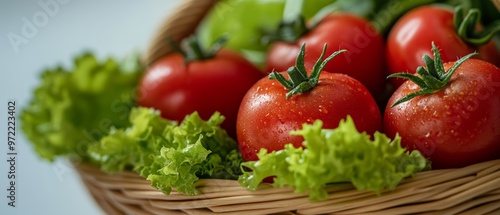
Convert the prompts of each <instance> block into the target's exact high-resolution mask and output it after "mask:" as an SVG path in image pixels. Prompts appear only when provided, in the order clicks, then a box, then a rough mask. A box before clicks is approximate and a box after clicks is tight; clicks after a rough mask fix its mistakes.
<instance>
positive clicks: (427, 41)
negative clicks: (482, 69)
mask: <svg viewBox="0 0 500 215" xmlns="http://www.w3.org/2000/svg"><path fill="white" fill-rule="evenodd" d="M432 42H434V44H435V45H436V46H437V47H439V49H440V53H441V58H442V59H443V62H451V61H456V60H457V59H459V58H461V57H463V56H465V55H467V54H470V53H472V52H474V51H478V52H479V55H477V56H476V57H475V58H477V59H482V60H485V61H488V62H490V63H493V64H494V65H496V66H497V67H500V53H499V52H498V51H497V50H496V47H495V44H494V43H493V40H492V41H490V42H489V43H487V44H485V45H483V46H481V47H479V48H478V49H477V48H476V47H474V46H472V45H470V44H468V43H466V42H464V41H463V40H462V39H461V38H460V37H459V36H458V35H457V33H456V32H455V28H454V26H453V10H452V9H450V8H445V7H441V6H422V7H419V8H416V9H414V10H412V11H410V12H408V13H407V14H405V15H404V16H403V17H401V18H400V19H399V20H398V21H397V22H396V24H395V25H394V27H393V28H392V29H391V31H390V33H389V35H388V38H387V46H386V55H387V57H386V60H387V66H388V70H389V73H390V74H393V73H400V72H408V73H415V71H416V69H417V67H419V66H425V63H424V62H423V61H422V56H424V55H429V56H433V55H432V51H431V50H432V45H431V44H432ZM404 81H405V80H404V79H399V78H393V79H391V83H392V85H393V86H394V88H397V87H398V86H400V85H401V84H402V83H403V82H404Z"/></svg>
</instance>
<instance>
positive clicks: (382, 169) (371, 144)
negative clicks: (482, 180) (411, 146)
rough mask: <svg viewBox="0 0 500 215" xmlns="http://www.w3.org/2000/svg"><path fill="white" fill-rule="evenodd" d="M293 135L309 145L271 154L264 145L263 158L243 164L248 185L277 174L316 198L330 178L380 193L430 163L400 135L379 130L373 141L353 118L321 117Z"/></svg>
mask: <svg viewBox="0 0 500 215" xmlns="http://www.w3.org/2000/svg"><path fill="white" fill-rule="evenodd" d="M291 134H293V135H301V136H303V137H304V139H305V141H304V142H303V146H304V147H305V149H304V148H302V147H300V148H295V147H294V146H293V145H291V144H288V145H286V146H285V148H284V149H283V150H279V151H273V152H271V153H268V152H267V151H266V150H265V149H263V150H261V151H260V152H259V154H258V157H259V161H252V162H244V163H242V167H243V168H242V170H243V175H241V176H240V177H239V183H240V184H241V185H242V186H243V187H246V188H247V189H250V190H255V189H256V188H257V186H258V185H259V184H260V183H261V182H262V180H263V179H265V178H267V177H272V176H275V178H274V184H273V185H274V186H277V187H283V186H291V187H293V188H294V189H295V191H296V192H299V193H303V192H306V191H308V192H309V198H310V199H311V200H322V199H325V198H327V196H328V193H327V192H326V190H325V186H326V185H327V184H329V183H338V182H351V183H352V184H353V185H354V186H355V187H356V188H357V189H359V190H368V191H374V192H376V193H380V192H381V191H383V190H384V189H394V188H395V187H396V186H397V185H398V184H399V183H400V181H401V180H402V179H403V178H405V177H408V176H412V175H414V174H415V173H417V172H419V171H422V170H424V169H425V168H427V167H428V162H427V160H426V159H425V158H424V157H423V156H422V155H421V154H420V153H419V152H418V151H413V152H411V153H408V152H407V151H406V150H405V149H404V148H402V147H401V145H400V143H401V138H400V137H399V136H396V137H395V138H394V139H393V140H391V139H390V138H388V137H387V136H385V135H384V134H382V133H378V132H376V133H375V134H374V137H373V140H371V138H370V135H368V134H366V133H359V132H358V131H357V130H356V127H355V126H354V122H353V120H352V118H350V117H348V118H347V119H346V120H345V121H341V122H340V124H339V127H338V128H336V129H322V122H321V121H316V122H315V123H314V124H312V125H308V124H304V125H303V128H302V130H298V131H293V132H291Z"/></svg>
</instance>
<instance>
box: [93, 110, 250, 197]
mask: <svg viewBox="0 0 500 215" xmlns="http://www.w3.org/2000/svg"><path fill="white" fill-rule="evenodd" d="M222 121H224V117H223V116H222V115H220V114H219V113H214V114H213V115H212V117H211V118H210V119H209V120H207V121H204V120H202V119H201V118H200V116H199V115H198V114H197V113H196V112H195V113H192V114H190V115H188V116H186V118H185V119H184V120H183V121H182V122H181V123H180V124H178V123H177V122H175V121H170V120H166V119H164V118H162V117H161V116H160V113H159V112H158V111H156V110H153V109H149V108H143V107H138V108H133V109H132V112H131V114H130V123H131V126H130V127H129V128H127V129H120V130H115V131H112V133H111V134H110V135H108V136H106V137H104V138H102V140H101V141H100V143H99V144H98V145H94V146H92V147H91V148H90V149H89V154H90V155H91V156H92V158H93V160H94V161H95V162H97V163H98V164H99V165H100V166H101V168H102V169H103V170H104V171H106V172H119V171H122V170H125V169H133V170H134V171H136V172H138V173H139V174H140V175H141V176H143V177H145V178H147V179H148V180H149V181H151V185H152V186H153V187H155V188H158V189H160V190H162V191H163V192H164V193H166V194H169V193H170V192H171V191H172V189H175V190H176V191H177V192H180V193H183V194H187V195H196V194H198V191H197V190H196V187H195V182H196V181H197V180H198V179H199V178H220V179H237V178H238V175H240V174H241V171H240V164H241V162H242V161H243V160H242V158H241V155H240V154H239V153H238V151H237V144H236V142H235V141H234V140H233V139H231V138H230V137H229V136H228V135H227V133H226V131H224V130H223V129H221V128H220V126H219V125H220V124H221V123H222Z"/></svg>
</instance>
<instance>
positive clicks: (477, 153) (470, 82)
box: [384, 59, 500, 169]
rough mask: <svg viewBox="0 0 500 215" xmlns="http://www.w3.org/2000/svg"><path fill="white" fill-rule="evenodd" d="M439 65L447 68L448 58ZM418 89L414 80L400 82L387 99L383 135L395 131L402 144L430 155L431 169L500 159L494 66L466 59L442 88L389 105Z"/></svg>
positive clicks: (498, 85)
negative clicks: (398, 86)
mask: <svg viewBox="0 0 500 215" xmlns="http://www.w3.org/2000/svg"><path fill="white" fill-rule="evenodd" d="M444 66H445V69H446V70H447V69H449V68H450V67H451V66H452V63H445V65H444ZM418 89H420V88H419V87H418V86H417V85H416V84H415V83H413V82H409V81H407V82H404V83H403V85H401V87H400V88H398V89H397V90H396V92H395V93H394V94H393V96H392V97H391V98H390V99H389V103H388V105H387V107H386V109H385V113H384V132H385V133H386V134H387V135H388V136H389V137H394V136H395V135H396V133H399V135H400V136H401V138H402V142H401V144H402V146H404V147H406V148H407V149H408V150H419V151H420V152H421V153H422V154H423V155H424V156H426V157H428V158H430V160H431V162H432V168H433V169H442V168H460V167H464V166H467V165H471V164H474V163H479V162H483V161H487V160H493V159H496V158H500V69H499V68H497V67H495V66H494V65H492V64H490V63H487V62H485V61H482V60H476V59H469V60H467V61H466V62H464V63H463V64H462V65H461V66H460V67H459V68H458V70H457V71H455V73H454V74H453V76H452V78H451V82H450V83H449V85H448V86H447V87H446V88H445V89H443V90H441V91H438V92H437V93H435V94H431V95H424V96H417V97H415V98H413V99H412V100H410V101H407V102H404V103H401V104H400V105H398V106H396V107H393V108H391V107H390V105H392V104H393V103H394V102H395V101H397V100H399V99H400V98H402V97H403V96H405V95H407V94H409V93H412V92H415V91H417V90H418Z"/></svg>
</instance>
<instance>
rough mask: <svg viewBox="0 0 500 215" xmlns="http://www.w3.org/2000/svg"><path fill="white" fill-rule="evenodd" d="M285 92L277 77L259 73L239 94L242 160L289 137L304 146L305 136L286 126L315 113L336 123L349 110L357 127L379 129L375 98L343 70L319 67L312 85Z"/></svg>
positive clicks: (296, 124) (274, 148)
mask: <svg viewBox="0 0 500 215" xmlns="http://www.w3.org/2000/svg"><path fill="white" fill-rule="evenodd" d="M283 75H285V77H287V75H286V74H285V73H283ZM286 93H287V90H286V89H285V88H284V87H283V86H282V85H281V84H280V83H279V82H278V81H276V80H270V79H268V78H263V79H261V80H260V81H258V82H257V83H256V84H255V85H254V86H253V87H252V88H251V89H250V90H249V91H248V92H247V94H246V95H245V97H244V98H243V101H242V103H241V105H240V109H239V112H238V120H237V124H236V132H237V136H238V144H239V147H240V152H241V154H242V156H243V159H244V160H246V161H250V160H257V159H258V158H257V153H258V152H259V151H260V149H261V148H266V149H267V150H268V151H269V152H271V151H277V150H280V149H283V148H284V145H285V144H287V143H292V144H293V145H294V146H295V147H300V146H302V142H303V140H304V139H303V138H302V137H300V136H291V135H289V132H290V131H293V130H298V129H301V128H302V124H303V123H308V124H311V123H313V122H314V121H315V120H316V119H321V120H322V121H323V127H324V128H336V127H337V126H338V124H339V122H340V120H342V119H345V118H346V116H347V115H350V116H351V117H352V118H353V120H354V122H355V124H356V127H357V129H358V130H360V131H366V132H367V133H369V134H373V133H374V132H375V131H380V130H381V127H382V120H381V115H380V112H379V109H378V107H377V104H376V103H375V100H374V99H373V97H372V96H371V95H370V93H369V92H368V90H367V89H366V88H365V87H364V86H363V85H362V84H361V83H360V82H359V81H357V80H355V79H353V78H351V77H349V76H347V75H345V74H337V73H322V74H321V75H320V80H319V83H318V85H317V86H316V87H315V88H314V89H312V90H311V91H308V92H306V93H303V94H298V95H294V96H292V97H290V98H288V99H287V98H286V96H285V94H286Z"/></svg>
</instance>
